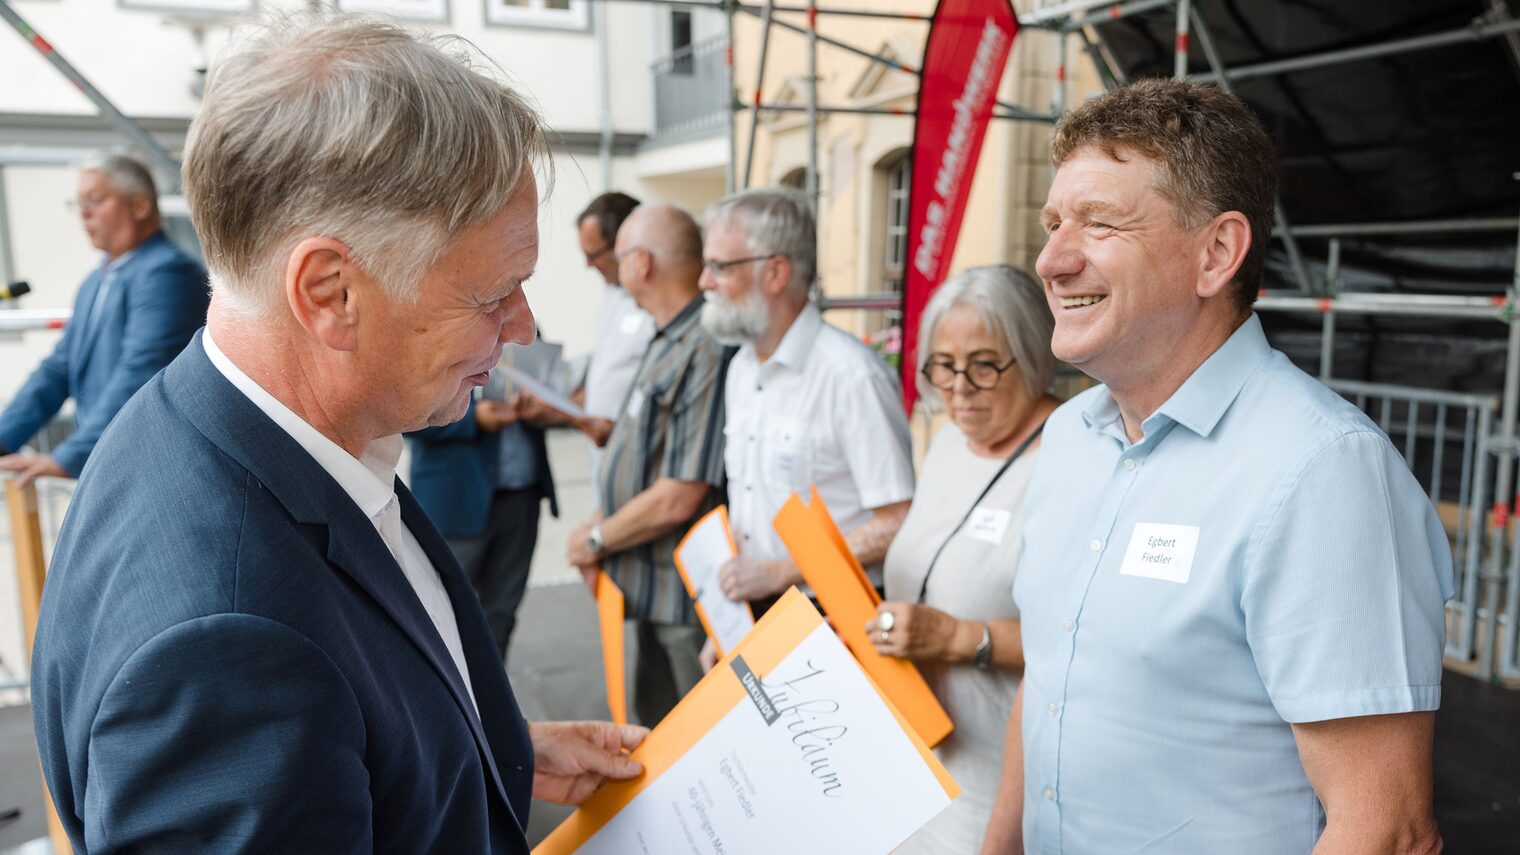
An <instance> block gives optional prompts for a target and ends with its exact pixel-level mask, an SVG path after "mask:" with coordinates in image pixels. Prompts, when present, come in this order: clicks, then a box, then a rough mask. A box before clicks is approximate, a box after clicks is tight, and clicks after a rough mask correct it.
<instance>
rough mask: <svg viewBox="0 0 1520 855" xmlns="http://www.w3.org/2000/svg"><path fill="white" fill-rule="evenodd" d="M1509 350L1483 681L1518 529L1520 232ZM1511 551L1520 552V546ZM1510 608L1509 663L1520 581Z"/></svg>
mask: <svg viewBox="0 0 1520 855" xmlns="http://www.w3.org/2000/svg"><path fill="white" fill-rule="evenodd" d="M1509 298H1510V304H1509V308H1510V312H1509V349H1508V351H1507V353H1506V355H1505V360H1504V399H1503V403H1502V404H1501V405H1500V407H1501V410H1500V413H1499V448H1498V453H1497V454H1496V455H1495V456H1496V457H1497V458H1498V463H1497V467H1498V478H1497V479H1496V480H1495V483H1494V514H1493V521H1492V524H1493V527H1494V531H1493V539H1492V541H1491V542H1490V548H1489V549H1490V551H1489V558H1488V561H1489V563H1488V573H1487V574H1486V577H1487V582H1488V585H1487V590H1488V592H1489V596H1488V597H1487V598H1486V599H1487V600H1488V604H1489V605H1488V627H1489V630H1488V638H1487V640H1486V641H1485V643H1484V645H1483V653H1482V654H1481V655H1480V662H1481V664H1480V667H1479V670H1480V672H1481V674H1482V677H1483V678H1484V679H1489V678H1491V677H1492V676H1493V674H1494V671H1493V667H1494V666H1493V655H1492V651H1493V648H1494V646H1495V641H1496V640H1497V637H1498V636H1499V635H1500V633H1499V632H1498V623H1499V613H1498V608H1499V586H1500V584H1501V583H1502V582H1503V581H1504V548H1505V542H1506V540H1507V539H1508V537H1509V535H1510V534H1511V533H1512V532H1514V530H1515V523H1514V521H1513V520H1511V519H1510V518H1509V511H1510V509H1511V508H1512V507H1513V506H1514V504H1515V499H1516V497H1515V480H1514V478H1515V439H1516V437H1515V423H1516V421H1517V417H1520V314H1517V313H1516V312H1515V311H1514V309H1515V301H1516V300H1520V233H1517V234H1516V241H1515V276H1514V279H1513V280H1512V281H1511V283H1510V290H1509ZM1512 548H1516V549H1520V544H1515V545H1514V546H1513V547H1512ZM1508 600H1509V603H1508V605H1509V608H1508V612H1507V618H1508V622H1507V623H1506V624H1505V627H1504V632H1503V636H1502V641H1503V646H1502V647H1501V648H1500V650H1502V651H1503V652H1504V656H1503V658H1501V660H1500V662H1501V663H1503V664H1507V663H1508V662H1509V652H1510V651H1512V650H1513V649H1514V641H1515V630H1516V622H1517V621H1520V580H1517V579H1513V578H1512V579H1510V580H1509V597H1508Z"/></svg>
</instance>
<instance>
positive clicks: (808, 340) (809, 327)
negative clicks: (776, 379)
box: [741, 302, 823, 371]
mask: <svg viewBox="0 0 1520 855" xmlns="http://www.w3.org/2000/svg"><path fill="white" fill-rule="evenodd" d="M821 329H823V313H822V312H820V311H819V310H818V306H816V305H815V304H813V303H812V302H809V303H808V304H807V305H806V306H803V307H802V311H801V312H798V313H797V317H795V318H792V323H791V326H789V327H787V328H786V332H785V333H784V334H782V336H781V343H780V344H778V345H776V350H775V352H774V353H772V354H771V358H770V359H767V360H766V361H765V364H766V365H771V364H775V365H785V366H786V367H788V368H790V369H792V370H794V371H802V370H803V369H804V368H806V367H807V356H808V353H809V352H810V351H812V349H813V342H815V341H817V340H818V331H819V330H821ZM741 350H742V351H743V352H744V353H745V354H746V355H747V356H748V357H749V358H750V359H753V360H754V361H755V362H757V363H758V362H759V361H760V359H759V354H757V353H755V343H754V342H745V344H744V346H743V347H742V348H741Z"/></svg>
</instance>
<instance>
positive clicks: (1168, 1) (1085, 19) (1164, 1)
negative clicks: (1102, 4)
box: [1061, 0, 1177, 32]
mask: <svg viewBox="0 0 1520 855" xmlns="http://www.w3.org/2000/svg"><path fill="white" fill-rule="evenodd" d="M1176 2H1177V0H1130V2H1128V3H1111V4H1110V5H1109V6H1108V8H1106V9H1101V10H1099V11H1097V12H1088V13H1087V14H1085V15H1081V16H1078V17H1076V18H1069V19H1067V21H1066V22H1065V23H1063V24H1061V29H1063V30H1066V31H1067V32H1070V31H1072V30H1080V29H1082V28H1083V27H1086V26H1088V25H1090V24H1102V23H1105V22H1107V21H1118V20H1122V19H1124V18H1128V17H1130V16H1131V15H1140V14H1143V13H1145V12H1151V11H1154V10H1156V9H1169V8H1171V7H1172V5H1173V4H1175V3H1176Z"/></svg>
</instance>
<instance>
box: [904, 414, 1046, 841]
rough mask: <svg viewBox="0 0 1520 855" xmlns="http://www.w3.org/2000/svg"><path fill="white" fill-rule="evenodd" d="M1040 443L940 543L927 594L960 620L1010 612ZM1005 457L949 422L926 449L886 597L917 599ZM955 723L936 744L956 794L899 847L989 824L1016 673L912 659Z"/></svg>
mask: <svg viewBox="0 0 1520 855" xmlns="http://www.w3.org/2000/svg"><path fill="white" fill-rule="evenodd" d="M1037 451H1038V448H1034V449H1030V450H1028V451H1026V452H1024V454H1023V455H1022V456H1021V457H1020V458H1019V459H1018V460H1017V461H1016V462H1015V463H1014V464H1013V465H1012V466H1010V467H1009V468H1008V471H1006V472H1004V473H1003V475H1002V477H1001V478H999V479H998V482H997V484H995V485H994V486H993V487H992V489H991V491H989V492H988V493H987V495H986V497H985V498H983V499H982V501H981V502H979V503H978V505H977V510H976V511H975V512H974V513H973V515H972V518H971V519H968V520H967V521H966V524H965V525H963V526H961V528H960V530H959V531H957V532H956V533H955V535H954V537H953V538H951V540H950V542H949V543H948V544H947V545H946V546H945V550H944V552H943V553H942V554H941V555H940V557H939V561H938V562H937V563H936V564H935V568H934V573H933V575H932V576H931V577H930V579H929V589H928V592H927V594H926V595H925V598H924V601H925V603H926V604H928V605H930V606H933V607H934V608H936V609H939V610H940V611H943V612H946V613H948V614H950V615H953V616H955V617H957V618H961V619H963V620H1017V619H1018V616H1019V613H1018V609H1016V608H1014V605H1013V576H1014V573H1015V571H1016V570H1017V569H1018V562H1019V546H1020V530H1019V517H1020V515H1021V511H1022V506H1023V503H1024V495H1025V493H1026V492H1028V489H1029V477H1030V475H1031V474H1032V473H1033V472H1034V461H1035V455H1036V453H1037ZM1002 465H1003V460H1002V459H994V458H987V457H978V456H977V455H975V454H972V453H971V450H970V449H969V448H967V446H966V437H965V434H963V433H961V431H960V429H959V428H957V427H956V426H955V425H954V424H947V425H946V426H945V427H944V428H942V429H941V430H940V432H939V434H938V435H937V436H935V438H934V443H933V444H932V445H931V446H930V447H929V453H928V455H927V456H926V457H925V458H924V464H923V468H922V470H921V472H920V474H919V478H918V489H917V491H916V493H915V494H914V496H913V507H912V509H911V510H910V511H909V512H908V517H907V519H906V520H904V521H903V525H902V529H901V530H900V531H899V532H898V533H897V537H896V538H895V539H894V540H893V541H892V547H891V549H890V550H888V552H887V561H886V584H887V599H889V600H897V601H903V602H914V601H916V600H917V599H918V591H919V586H920V585H921V584H922V582H923V579H924V574H926V573H928V571H929V562H930V561H931V560H932V559H933V558H934V553H935V551H936V550H938V549H939V547H940V544H942V543H945V538H947V537H950V532H951V530H952V529H953V528H954V527H955V524H956V523H958V522H960V520H961V518H962V517H963V516H965V514H966V512H967V511H968V510H969V509H970V508H971V503H972V502H974V501H976V497H977V495H978V494H979V493H981V492H982V488H984V487H986V486H987V483H988V482H989V481H991V480H992V477H993V475H994V474H996V473H997V470H998V468H999V467H1001V466H1002ZM919 670H921V671H922V672H923V674H924V678H925V679H926V680H928V681H929V685H930V686H932V687H933V688H934V693H935V695H937V696H938V697H939V701H940V703H941V704H943V705H944V707H945V711H946V712H948V713H949V714H950V719H951V720H952V721H954V722H955V731H954V732H953V733H951V734H950V737H949V738H948V739H946V740H945V741H944V742H943V743H941V744H940V745H939V747H938V748H937V749H935V753H936V754H938V755H939V758H940V760H941V762H943V763H944V764H945V767H946V768H947V769H949V770H950V775H951V776H952V777H954V778H955V780H956V782H957V783H958V784H960V786H961V791H962V792H961V795H960V797H959V798H957V799H956V800H955V801H953V802H951V804H950V807H948V808H946V809H945V810H944V812H943V813H941V814H940V815H939V816H937V817H935V818H934V819H933V820H932V821H931V822H930V823H929V824H928V825H927V826H925V827H924V828H923V829H922V830H920V831H919V832H918V833H917V834H915V835H914V836H913V837H912V838H910V839H909V840H908V841H907V842H906V843H904V844H903V845H902V846H901V847H900V848H899V849H897V850H896V851H897V852H898V853H926V855H929V854H930V853H932V855H945V853H957V855H958V853H975V852H977V851H979V850H980V848H981V845H982V838H983V837H984V836H985V834H986V831H987V816H988V814H989V813H990V812H991V810H992V802H993V799H994V798H996V797H997V789H998V781H999V778H1000V776H1001V774H1002V766H1003V736H1004V734H1005V733H1006V732H1007V727H1008V710H1009V708H1010V707H1011V706H1012V704H1013V695H1014V692H1015V691H1016V690H1017V689H1018V687H1019V678H1018V677H1017V676H1016V675H1014V674H1012V673H1010V672H1008V671H1005V670H999V669H996V668H992V669H988V670H986V671H983V670H980V669H978V668H977V667H976V666H974V665H972V664H970V663H967V664H964V665H947V664H944V663H929V662H923V663H919Z"/></svg>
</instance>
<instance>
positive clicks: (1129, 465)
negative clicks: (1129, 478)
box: [1124, 457, 1135, 472]
mask: <svg viewBox="0 0 1520 855" xmlns="http://www.w3.org/2000/svg"><path fill="white" fill-rule="evenodd" d="M1124 471H1126V472H1133V471H1135V461H1134V459H1133V458H1129V457H1126V458H1124Z"/></svg>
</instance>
